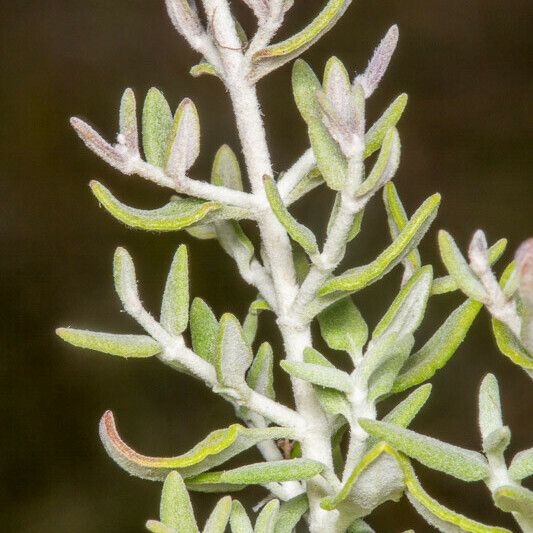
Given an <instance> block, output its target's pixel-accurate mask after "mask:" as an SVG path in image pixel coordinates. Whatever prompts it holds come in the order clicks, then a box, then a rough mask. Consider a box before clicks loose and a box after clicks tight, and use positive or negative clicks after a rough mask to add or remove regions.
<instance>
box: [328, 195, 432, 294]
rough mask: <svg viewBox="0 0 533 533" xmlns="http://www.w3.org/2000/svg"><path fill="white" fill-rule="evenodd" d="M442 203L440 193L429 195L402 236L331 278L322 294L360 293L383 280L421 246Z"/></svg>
mask: <svg viewBox="0 0 533 533" xmlns="http://www.w3.org/2000/svg"><path fill="white" fill-rule="evenodd" d="M439 204H440V195H439V194H434V195H433V196H431V197H429V198H428V199H427V200H426V201H425V202H424V203H423V204H422V205H421V206H420V207H419V208H418V210H417V211H416V212H415V214H414V215H413V216H412V218H411V220H410V221H409V223H408V224H407V225H406V226H405V228H404V229H403V230H402V232H401V233H400V235H399V236H398V238H397V239H396V240H395V241H394V242H393V243H392V244H391V245H390V246H389V247H388V248H387V249H386V250H384V251H383V252H382V253H381V254H380V255H379V256H378V257H377V258H376V259H375V260H374V261H372V263H369V264H368V265H365V266H362V267H357V268H353V269H351V270H347V271H346V272H345V273H344V274H341V275H340V276H337V277H335V278H333V279H331V280H329V281H327V282H326V283H325V284H324V285H323V286H322V288H321V289H320V290H319V291H318V294H319V295H325V294H329V293H332V292H335V291H346V292H356V291H358V290H361V289H362V288H364V287H366V286H367V285H370V284H371V283H374V282H375V281H378V280H379V279H381V278H382V277H383V276H384V275H385V274H387V273H388V272H390V270H392V269H393V268H394V267H395V266H396V265H397V264H398V263H399V262H400V261H402V260H403V259H404V257H405V256H407V255H408V254H409V253H410V252H411V251H412V250H413V249H415V248H416V247H417V246H418V243H419V242H420V241H421V240H422V237H423V236H424V234H425V233H426V231H427V230H428V229H429V226H430V224H431V223H432V222H433V219H434V218H435V217H436V215H437V209H438V207H439Z"/></svg>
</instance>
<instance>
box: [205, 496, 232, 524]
mask: <svg viewBox="0 0 533 533" xmlns="http://www.w3.org/2000/svg"><path fill="white" fill-rule="evenodd" d="M231 509H232V501H231V497H230V496H225V497H224V498H222V499H221V500H219V502H218V503H217V504H216V506H215V508H214V509H213V512H212V513H211V514H210V515H209V518H208V519H207V522H206V524H205V526H204V529H203V531H202V533H224V532H225V531H226V527H227V525H228V522H229V517H230V515H231Z"/></svg>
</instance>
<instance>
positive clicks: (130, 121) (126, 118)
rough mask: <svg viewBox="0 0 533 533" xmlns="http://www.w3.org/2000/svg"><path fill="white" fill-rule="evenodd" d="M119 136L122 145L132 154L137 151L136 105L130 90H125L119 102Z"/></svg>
mask: <svg viewBox="0 0 533 533" xmlns="http://www.w3.org/2000/svg"><path fill="white" fill-rule="evenodd" d="M119 129H120V134H121V135H122V136H123V137H124V143H125V145H126V147H127V148H128V150H130V151H132V152H133V153H137V152H138V151H139V132H138V131H137V103H136V101H135V94H134V92H133V91H132V90H131V89H126V90H125V91H124V94H123V95H122V99H121V101H120V115H119Z"/></svg>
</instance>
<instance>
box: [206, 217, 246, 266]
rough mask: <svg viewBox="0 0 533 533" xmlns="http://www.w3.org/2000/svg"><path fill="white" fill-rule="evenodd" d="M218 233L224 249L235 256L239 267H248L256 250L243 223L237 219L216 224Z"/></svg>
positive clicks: (231, 255)
mask: <svg viewBox="0 0 533 533" xmlns="http://www.w3.org/2000/svg"><path fill="white" fill-rule="evenodd" d="M216 235H217V238H218V240H219V243H220V245H221V246H222V248H223V249H224V251H225V252H226V253H227V254H228V255H229V256H230V257H233V259H234V260H235V262H236V263H237V265H238V266H239V268H243V269H245V270H246V269H248V268H249V266H250V263H251V262H252V259H253V258H254V253H255V250H254V245H253V244H252V241H250V239H249V238H248V236H247V235H246V234H245V233H244V231H243V229H242V227H241V225H240V224H239V223H238V222H237V221H235V220H230V221H228V222H226V223H219V224H216Z"/></svg>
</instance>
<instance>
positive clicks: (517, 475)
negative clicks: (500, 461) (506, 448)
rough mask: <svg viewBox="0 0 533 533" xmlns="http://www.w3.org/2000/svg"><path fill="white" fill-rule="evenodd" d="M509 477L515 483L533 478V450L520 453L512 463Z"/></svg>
mask: <svg viewBox="0 0 533 533" xmlns="http://www.w3.org/2000/svg"><path fill="white" fill-rule="evenodd" d="M509 475H510V476H511V478H512V479H514V480H515V481H520V480H521V479H525V478H526V477H529V476H533V448H529V449H527V450H523V451H521V452H518V453H517V454H516V455H515V456H514V457H513V460H512V461H511V466H510V467H509Z"/></svg>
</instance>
